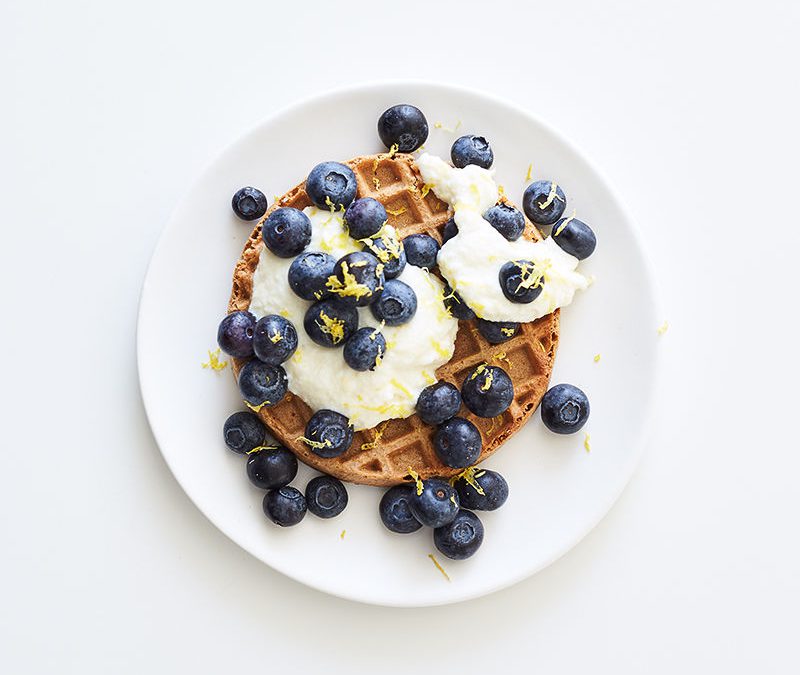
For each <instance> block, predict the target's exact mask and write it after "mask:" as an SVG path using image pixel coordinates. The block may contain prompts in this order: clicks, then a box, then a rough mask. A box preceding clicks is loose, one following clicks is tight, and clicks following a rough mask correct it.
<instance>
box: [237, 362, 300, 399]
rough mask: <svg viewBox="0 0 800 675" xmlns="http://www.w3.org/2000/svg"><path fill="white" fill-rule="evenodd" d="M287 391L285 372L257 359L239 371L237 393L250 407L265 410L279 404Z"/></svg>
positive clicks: (287, 384)
mask: <svg viewBox="0 0 800 675" xmlns="http://www.w3.org/2000/svg"><path fill="white" fill-rule="evenodd" d="M288 389H289V383H288V380H287V378H286V371H285V370H284V369H283V368H281V367H280V366H273V365H270V364H269V363H264V362H263V361H260V360H258V359H250V361H248V362H247V363H245V364H244V368H242V369H241V370H240V371H239V391H240V392H241V394H242V397H243V398H244V400H245V401H247V402H248V403H249V404H250V405H253V406H260V405H263V406H265V407H267V408H269V407H271V406H273V405H277V404H278V403H280V402H281V400H282V399H283V397H284V396H286V392H287V390H288Z"/></svg>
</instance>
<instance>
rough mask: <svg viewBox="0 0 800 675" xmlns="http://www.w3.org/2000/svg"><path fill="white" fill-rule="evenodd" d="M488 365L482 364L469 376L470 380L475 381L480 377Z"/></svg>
mask: <svg viewBox="0 0 800 675" xmlns="http://www.w3.org/2000/svg"><path fill="white" fill-rule="evenodd" d="M487 365H488V364H487V363H485V362H484V363H481V364H480V365H479V366H478V367H477V368H475V370H474V371H472V375H470V376H469V379H470V380H474V379H475V378H476V377H478V375H480V374H481V373H482V372H483V371H484V370H486V366H487Z"/></svg>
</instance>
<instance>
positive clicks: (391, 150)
mask: <svg viewBox="0 0 800 675" xmlns="http://www.w3.org/2000/svg"><path fill="white" fill-rule="evenodd" d="M398 150H400V146H399V145H398V144H397V143H393V144H392V147H391V148H389V157H390V158H392V159H394V156H395V155H396V154H397V151H398Z"/></svg>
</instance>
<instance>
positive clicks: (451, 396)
mask: <svg viewBox="0 0 800 675" xmlns="http://www.w3.org/2000/svg"><path fill="white" fill-rule="evenodd" d="M460 407H461V394H460V393H459V392H458V389H457V388H456V387H455V386H453V385H452V384H450V383H449V382H444V381H440V382H437V383H436V384H432V385H430V386H429V387H425V389H423V390H422V391H421V392H420V395H419V398H417V415H419V418H420V419H421V420H422V421H423V422H425V424H430V425H431V426H436V425H437V424H441V423H442V422H444V421H446V420H449V419H450V418H451V417H455V416H456V414H457V413H458V409H459V408H460Z"/></svg>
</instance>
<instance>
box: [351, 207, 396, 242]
mask: <svg viewBox="0 0 800 675" xmlns="http://www.w3.org/2000/svg"><path fill="white" fill-rule="evenodd" d="M388 218H389V216H387V215H386V209H385V208H384V206H383V204H381V203H380V202H379V201H378V200H377V199H373V198H372V197H364V198H363V199H356V200H355V201H354V202H353V203H352V204H350V206H348V207H347V210H346V211H345V212H344V224H345V227H346V228H347V231H348V233H349V234H350V236H351V237H352V238H353V239H367V238H368V237H374V236H375V235H376V234H378V232H380V230H381V228H382V227H383V225H384V223H386V221H387V220H388Z"/></svg>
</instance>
